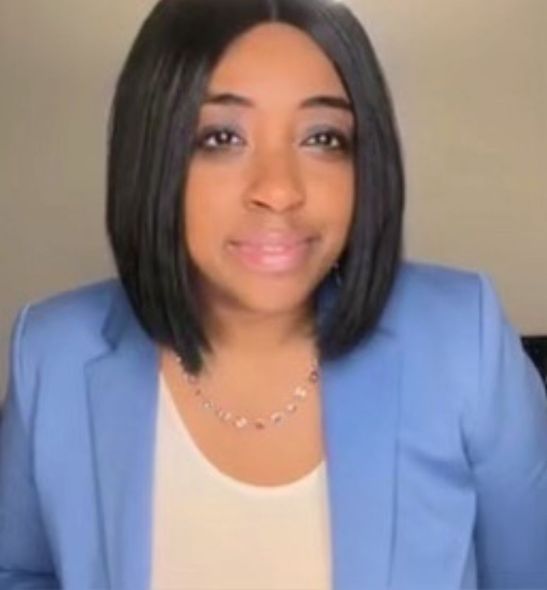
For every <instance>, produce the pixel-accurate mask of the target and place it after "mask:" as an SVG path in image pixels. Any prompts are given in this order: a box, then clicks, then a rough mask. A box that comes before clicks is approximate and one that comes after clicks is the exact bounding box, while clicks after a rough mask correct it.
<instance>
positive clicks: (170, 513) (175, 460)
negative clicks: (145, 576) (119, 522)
mask: <svg viewBox="0 0 547 590" xmlns="http://www.w3.org/2000/svg"><path fill="white" fill-rule="evenodd" d="M159 384H160V386H159V387H160V391H159V405H158V417H157V420H158V422H157V442H156V461H155V483H154V507H153V508H154V518H153V534H152V583H151V589H152V590H328V589H329V588H330V587H331V586H330V584H331V582H330V580H331V571H330V567H331V564H330V546H329V539H330V535H329V530H328V523H329V519H328V513H327V510H328V503H327V495H326V490H327V486H326V474H325V462H324V461H323V462H322V463H321V464H320V465H319V466H318V467H317V468H316V469H315V470H314V471H312V472H311V473H309V474H307V475H306V476H304V477H303V478H302V479H300V480H298V481H295V482H292V483H290V484H286V485H281V486H257V485H252V484H248V483H245V482H242V481H239V480H237V479H234V478H232V477H230V476H229V475H227V474H225V473H223V472H222V471H220V470H219V469H218V468H217V467H216V466H215V465H213V464H212V463H211V462H210V461H209V460H208V459H207V458H206V457H205V456H204V455H203V454H202V452H201V451H200V450H199V448H198V447H197V445H196V444H195V443H194V441H193V439H192V437H191V435H190V433H189V431H188V430H187V428H186V426H185V424H184V420H183V419H182V417H181V416H180V414H179V412H178V410H177V408H176V406H175V403H174V400H173V398H172V394H171V392H170V391H169V388H168V386H167V383H166V381H165V380H164V378H163V376H161V375H160V379H159Z"/></svg>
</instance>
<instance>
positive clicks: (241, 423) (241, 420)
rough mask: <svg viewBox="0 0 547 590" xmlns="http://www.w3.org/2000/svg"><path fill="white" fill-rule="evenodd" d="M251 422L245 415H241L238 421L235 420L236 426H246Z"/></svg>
mask: <svg viewBox="0 0 547 590" xmlns="http://www.w3.org/2000/svg"><path fill="white" fill-rule="evenodd" d="M248 423H249V421H248V420H247V418H245V417H243V416H239V417H238V418H237V419H236V421H235V422H234V424H235V426H236V428H239V429H241V428H245V426H247V424H248Z"/></svg>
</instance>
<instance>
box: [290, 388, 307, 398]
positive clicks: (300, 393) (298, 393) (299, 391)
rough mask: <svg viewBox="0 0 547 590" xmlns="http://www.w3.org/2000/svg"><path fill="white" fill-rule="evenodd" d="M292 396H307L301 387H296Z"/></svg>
mask: <svg viewBox="0 0 547 590" xmlns="http://www.w3.org/2000/svg"><path fill="white" fill-rule="evenodd" d="M293 396H294V397H295V398H296V399H306V397H308V392H307V391H306V390H305V389H304V388H303V387H297V388H296V389H295V390H294V393H293Z"/></svg>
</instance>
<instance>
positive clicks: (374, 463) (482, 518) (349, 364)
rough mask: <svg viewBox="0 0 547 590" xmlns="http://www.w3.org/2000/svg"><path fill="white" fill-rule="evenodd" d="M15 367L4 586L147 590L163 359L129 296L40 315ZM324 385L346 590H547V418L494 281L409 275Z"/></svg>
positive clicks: (435, 273) (339, 581) (17, 330)
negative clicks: (365, 336)
mask: <svg viewBox="0 0 547 590" xmlns="http://www.w3.org/2000/svg"><path fill="white" fill-rule="evenodd" d="M324 301H325V302H324V303H322V305H328V298H327V299H325V300H324ZM11 351H12V352H11V365H10V380H9V385H8V398H7V403H6V405H5V407H4V412H3V418H2V423H1V424H2V425H1V433H0V589H1V590H8V589H9V590H16V589H23V588H24V589H29V588H36V589H38V588H40V589H44V588H61V587H62V588H64V589H67V590H91V589H93V590H99V589H107V588H108V589H111V590H145V589H147V588H148V587H149V583H150V572H151V532H152V531H151V522H152V514H151V492H152V488H153V482H152V473H153V451H154V440H155V437H154V434H155V433H154V428H155V417H156V404H157V389H158V387H157V386H158V370H159V356H158V351H157V347H156V346H155V344H154V343H153V342H152V341H151V340H150V338H149V337H148V336H147V335H146V334H145V333H144V331H143V330H142V329H141V326H140V324H139V323H138V322H137V320H136V318H135V316H134V314H133V312H132V310H131V308H130V306H129V304H128V300H127V299H126V296H125V295H124V292H123V289H122V288H121V286H120V284H119V282H118V281H117V280H110V281H106V282H102V283H98V284H94V285H90V286H87V287H84V288H80V289H78V290H75V291H72V292H69V293H64V294H62V295H58V296H56V297H54V298H51V299H49V300H47V301H44V302H41V303H37V304H34V305H29V306H26V307H25V308H24V309H22V311H21V312H20V313H19V315H18V318H17V320H16V322H15V325H14V329H13V336H12V348H11ZM322 377H323V381H322V411H323V429H324V443H325V457H326V465H327V481H328V498H329V513H330V522H331V535H332V538H331V544H332V571H333V579H332V587H333V589H334V590H363V589H366V588H370V589H374V590H379V589H382V588H400V589H403V588H434V589H436V590H439V589H443V588H447V589H448V588H451V589H453V588H477V587H485V588H526V589H530V588H547V404H546V399H545V394H544V389H543V385H542V383H541V380H540V378H539V376H538V374H537V373H536V372H535V370H534V369H533V368H532V365H531V363H530V362H529V361H528V359H527V357H526V356H525V354H524V353H523V351H522V348H521V346H520V342H519V338H518V336H517V335H516V334H515V333H514V331H513V330H512V329H511V327H510V326H509V324H508V322H507V320H506V319H505V317H504V315H503V312H502V311H501V309H500V305H499V302H498V300H497V298H496V295H495V293H494V291H493V289H492V287H491V285H490V283H489V281H488V280H487V279H485V278H484V277H483V276H482V275H475V274H471V273H463V272H459V271H452V270H448V269H442V268H440V267H433V266H425V265H416V264H404V265H402V267H401V270H400V272H399V275H398V278H397V281H396V284H395V287H394V289H393V292H392V294H391V296H390V299H389V301H388V304H387V306H386V308H385V310H384V312H383V315H382V317H381V320H380V323H379V326H378V328H377V329H376V330H375V332H374V334H373V335H372V336H371V337H370V338H369V339H367V340H366V341H363V342H362V344H361V345H359V346H358V347H357V348H355V349H354V350H353V351H352V352H351V353H350V354H348V355H347V356H346V357H344V358H343V359H341V360H337V361H329V362H325V363H323V365H322ZM191 542H192V540H191V539H188V543H191ZM180 549H181V551H184V547H181V548H180ZM288 567H290V565H289V566H288ZM265 587H267V580H265Z"/></svg>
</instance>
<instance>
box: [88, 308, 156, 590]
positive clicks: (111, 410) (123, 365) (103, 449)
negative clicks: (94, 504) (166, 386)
mask: <svg viewBox="0 0 547 590" xmlns="http://www.w3.org/2000/svg"><path fill="white" fill-rule="evenodd" d="M106 332H107V336H108V337H109V338H110V339H111V341H112V343H113V346H114V348H113V350H110V351H109V352H108V353H107V354H106V355H104V356H102V357H99V358H98V359H95V360H93V361H91V362H90V363H88V365H87V367H86V371H87V380H88V399H89V409H90V416H91V431H92V433H93V437H94V440H93V444H94V451H95V457H94V459H95V464H96V474H97V489H98V494H99V497H98V502H99V510H100V511H101V512H102V515H101V516H102V527H103V535H104V546H105V562H106V567H107V577H108V579H109V583H110V586H109V587H110V588H112V589H113V590H114V589H116V590H122V589H126V590H147V589H148V585H149V581H150V554H151V531H150V526H151V516H152V515H151V508H152V495H151V493H152V485H151V482H152V481H153V459H154V447H155V445H154V441H155V422H156V406H157V385H158V382H157V376H158V368H159V356H158V353H157V348H156V347H155V346H154V344H153V342H152V341H151V340H150V339H149V337H148V336H147V335H146V334H145V333H144V331H143V330H142V329H141V327H140V325H139V324H138V322H137V321H136V319H135V318H134V316H133V315H132V312H131V311H130V309H129V306H128V303H127V302H126V301H125V299H124V298H123V297H120V298H119V299H118V301H117V302H116V303H115V305H114V307H113V309H112V311H111V316H110V319H109V321H108V323H107V328H106Z"/></svg>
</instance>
